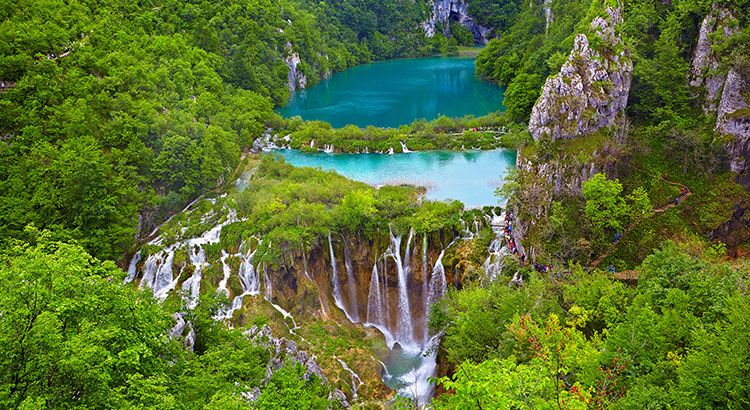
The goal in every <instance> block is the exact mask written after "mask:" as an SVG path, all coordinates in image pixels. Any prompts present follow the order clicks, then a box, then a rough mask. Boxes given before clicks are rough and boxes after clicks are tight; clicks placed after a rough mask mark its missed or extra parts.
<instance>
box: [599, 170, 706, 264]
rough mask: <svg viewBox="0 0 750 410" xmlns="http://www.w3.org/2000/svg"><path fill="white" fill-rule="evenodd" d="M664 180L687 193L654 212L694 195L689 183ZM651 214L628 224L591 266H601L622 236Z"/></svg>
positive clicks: (671, 206)
mask: <svg viewBox="0 0 750 410" xmlns="http://www.w3.org/2000/svg"><path fill="white" fill-rule="evenodd" d="M641 171H643V170H641ZM644 172H645V171H644ZM664 182H666V183H667V184H670V185H674V186H677V187H680V188H684V189H685V190H686V193H685V195H681V196H680V197H679V198H681V200H680V201H679V202H678V203H674V202H672V201H670V202H669V203H667V204H666V205H664V206H662V207H660V208H654V209H653V210H652V214H657V213H663V212H667V210H669V209H670V208H674V207H676V206H679V205H681V204H682V203H683V202H684V201H685V200H686V199H687V198H688V197H689V196H690V195H692V194H693V193H692V192H691V191H690V188H688V187H687V185H683V184H680V183H678V182H672V181H669V180H666V179H665V180H664ZM650 215H651V214H646V215H643V216H641V217H640V218H638V219H636V220H635V221H633V222H632V223H631V224H630V226H628V227H627V228H625V230H624V231H623V232H622V234H621V235H620V238H619V239H617V240H616V241H614V242H613V243H612V245H610V246H609V248H607V250H606V251H604V253H602V254H601V255H599V257H598V258H596V259H595V260H594V261H593V262H591V266H592V267H596V266H599V264H600V263H602V261H603V260H604V259H605V258H606V257H607V256H609V254H610V253H612V251H614V250H615V248H616V247H617V244H618V243H620V241H621V240H622V238H624V237H625V235H627V233H628V232H630V231H631V230H633V228H635V227H636V226H637V225H638V224H639V223H640V222H641V221H642V220H643V218H645V217H646V216H650Z"/></svg>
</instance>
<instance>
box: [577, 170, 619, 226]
mask: <svg viewBox="0 0 750 410" xmlns="http://www.w3.org/2000/svg"><path fill="white" fill-rule="evenodd" d="M621 193H622V185H620V182H619V181H618V180H616V179H615V180H614V181H610V180H607V177H606V176H605V175H604V174H596V175H594V176H593V177H591V178H590V179H589V180H588V181H586V182H584V184H583V197H584V198H586V216H588V217H589V219H590V220H591V222H592V224H593V226H594V229H595V230H596V231H597V232H598V233H604V231H605V230H614V231H620V230H622V228H623V222H622V218H623V216H625V214H626V212H627V208H626V206H625V200H624V199H623V198H622V196H621V195H620V194H621Z"/></svg>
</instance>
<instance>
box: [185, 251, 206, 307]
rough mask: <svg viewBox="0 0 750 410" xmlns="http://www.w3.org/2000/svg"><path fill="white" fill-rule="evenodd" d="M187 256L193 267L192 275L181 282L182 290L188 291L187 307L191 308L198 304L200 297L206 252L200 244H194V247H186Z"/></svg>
mask: <svg viewBox="0 0 750 410" xmlns="http://www.w3.org/2000/svg"><path fill="white" fill-rule="evenodd" d="M188 256H189V257H190V263H192V264H193V266H194V267H195V268H194V270H193V276H191V277H189V278H188V279H187V280H185V282H183V283H182V290H185V291H188V292H189V293H190V300H189V301H188V307H189V308H191V309H192V308H194V307H195V306H196V305H197V304H198V298H199V297H200V291H201V278H202V277H203V275H202V273H203V268H204V266H205V265H206V253H205V252H204V251H203V247H202V246H198V245H196V246H195V248H193V247H190V248H189V249H188Z"/></svg>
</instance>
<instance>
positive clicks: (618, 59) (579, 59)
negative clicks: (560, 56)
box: [529, 7, 633, 140]
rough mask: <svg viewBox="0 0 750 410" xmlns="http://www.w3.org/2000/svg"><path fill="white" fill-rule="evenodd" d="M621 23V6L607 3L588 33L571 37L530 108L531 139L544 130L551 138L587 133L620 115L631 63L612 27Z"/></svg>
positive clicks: (606, 124) (540, 134)
mask: <svg viewBox="0 0 750 410" xmlns="http://www.w3.org/2000/svg"><path fill="white" fill-rule="evenodd" d="M621 23H622V10H621V9H620V8H619V7H618V8H612V7H608V8H607V10H606V16H605V17H601V16H599V17H596V18H595V19H594V20H593V21H592V22H591V26H590V30H589V33H588V34H584V33H581V34H578V35H577V36H576V37H575V40H574V45H573V50H572V51H571V52H570V56H569V57H568V61H566V62H565V64H563V66H562V68H561V69H560V73H559V74H557V75H555V76H553V77H549V78H547V81H546V82H545V84H544V88H543V90H542V94H541V96H540V97H539V99H538V100H537V102H536V104H535V105H534V107H533V108H532V111H531V118H530V120H529V132H530V133H531V135H532V137H533V138H534V139H535V140H538V139H539V138H541V137H542V135H545V134H546V135H548V136H549V137H551V138H552V140H556V139H569V138H574V137H577V136H579V135H586V134H589V133H591V132H594V131H596V130H598V129H600V128H602V127H608V126H610V125H611V124H613V123H614V122H615V120H616V119H617V118H618V117H619V116H621V115H624V113H623V110H624V109H625V106H626V105H627V101H628V94H629V93H630V82H631V80H632V71H633V63H632V61H631V59H630V56H629V53H628V52H627V50H626V49H625V47H624V45H623V43H622V39H621V38H620V35H619V34H617V33H616V32H615V27H616V26H617V25H618V24H621ZM594 39H596V41H595V42H594V44H596V46H592V44H591V43H592V42H593V40H594Z"/></svg>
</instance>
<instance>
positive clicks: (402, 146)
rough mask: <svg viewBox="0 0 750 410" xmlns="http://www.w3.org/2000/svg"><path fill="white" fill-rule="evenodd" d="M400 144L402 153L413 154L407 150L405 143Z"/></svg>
mask: <svg viewBox="0 0 750 410" xmlns="http://www.w3.org/2000/svg"><path fill="white" fill-rule="evenodd" d="M399 142H400V143H401V152H403V153H405V154H406V153H409V152H412V151H409V148H406V144H404V142H403V141H399Z"/></svg>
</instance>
